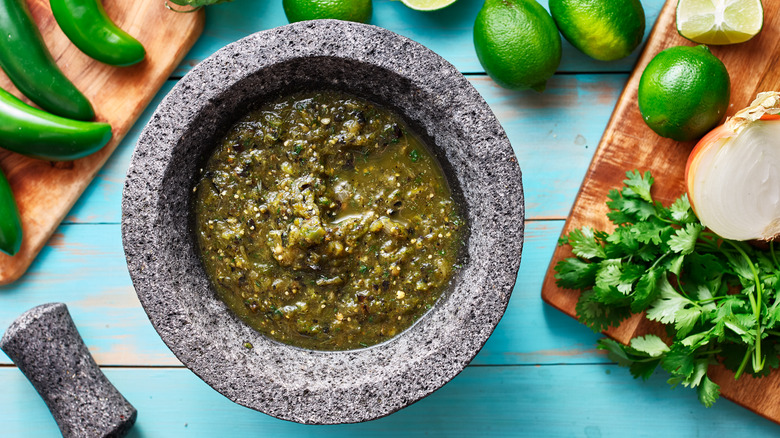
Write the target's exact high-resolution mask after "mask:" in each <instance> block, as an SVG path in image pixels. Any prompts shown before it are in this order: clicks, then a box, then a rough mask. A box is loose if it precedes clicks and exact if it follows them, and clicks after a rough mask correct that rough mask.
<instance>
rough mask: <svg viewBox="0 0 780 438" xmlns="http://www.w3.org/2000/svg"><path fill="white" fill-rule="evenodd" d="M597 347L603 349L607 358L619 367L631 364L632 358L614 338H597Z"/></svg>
mask: <svg viewBox="0 0 780 438" xmlns="http://www.w3.org/2000/svg"><path fill="white" fill-rule="evenodd" d="M597 345H598V349H599V350H605V351H606V352H607V357H608V358H609V360H611V361H613V362H615V363H617V364H618V365H620V366H621V367H627V366H631V364H633V363H634V359H632V358H630V357H629V356H628V352H627V351H626V347H625V346H624V345H623V344H621V343H620V342H617V341H615V340H612V339H609V338H602V339H599V340H598V344H597Z"/></svg>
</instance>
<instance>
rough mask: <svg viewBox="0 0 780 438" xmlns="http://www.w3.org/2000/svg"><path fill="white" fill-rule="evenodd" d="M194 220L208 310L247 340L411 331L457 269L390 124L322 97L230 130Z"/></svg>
mask: <svg viewBox="0 0 780 438" xmlns="http://www.w3.org/2000/svg"><path fill="white" fill-rule="evenodd" d="M194 219H195V229H196V234H197V241H198V246H199V250H200V256H201V260H202V261H203V265H204V267H205V270H206V272H207V274H208V275H209V277H210V278H211V281H212V283H213V285H214V288H215V290H216V292H217V294H218V296H219V297H220V299H222V300H223V301H224V302H225V303H226V304H227V305H228V307H230V308H231V309H232V310H233V311H234V312H235V313H236V314H237V315H238V316H239V317H240V318H241V319H242V320H244V321H245V322H246V323H247V324H249V325H250V326H251V327H253V328H255V329H256V330H258V331H259V332H261V333H263V334H265V335H267V336H269V337H271V338H273V339H276V340H278V341H280V342H284V343H287V344H291V345H295V346H298V347H302V348H307V349H316V350H349V349H356V348H361V347H367V346H370V345H374V344H377V343H380V342H383V341H386V340H388V339H390V338H392V337H393V336H395V335H397V334H398V333H400V332H401V331H403V330H404V329H406V328H408V327H409V326H411V325H412V324H413V323H414V321H415V320H417V319H418V318H419V317H420V316H421V315H423V314H424V313H425V312H426V311H427V310H428V309H430V308H431V306H433V304H434V303H435V302H436V301H437V300H438V299H439V297H440V296H441V295H442V292H443V291H444V290H445V289H446V287H447V285H448V283H449V281H450V279H451V278H452V276H453V272H454V271H455V270H457V269H458V264H457V263H458V260H459V256H460V253H461V250H462V247H463V230H464V229H465V224H464V223H463V219H462V217H461V213H460V212H459V209H458V206H457V204H456V203H455V202H454V200H453V197H452V193H451V191H450V189H449V186H448V184H447V181H446V179H445V177H444V174H443V172H442V170H441V168H440V166H439V165H438V163H437V162H436V160H435V158H434V157H433V156H432V155H431V154H430V153H429V151H428V150H427V149H426V147H425V146H424V145H423V144H422V143H421V141H420V140H419V139H418V138H417V137H416V136H415V135H414V134H412V133H411V132H410V130H409V128H408V127H407V125H406V124H405V123H404V122H403V121H402V120H401V119H400V117H398V116H397V115H396V114H394V113H393V112H391V111H389V110H387V109H385V108H382V107H379V106H377V105H375V104H373V103H371V102H368V101H366V100H363V99H359V98H355V97H352V96H350V95H346V94H342V93H336V92H316V93H301V94H295V95H292V96H288V97H285V98H282V99H279V100H277V101H274V102H272V103H269V104H266V105H264V106H262V107H260V108H259V109H257V110H255V111H252V112H250V113H249V114H247V115H246V116H244V117H243V118H242V119H240V120H239V121H238V122H237V123H236V124H235V125H234V126H233V127H232V128H231V129H230V130H229V132H228V133H227V135H226V136H225V137H224V139H223V140H222V143H221V144H220V145H218V146H217V148H216V150H215V151H214V153H213V155H212V156H211V157H210V158H209V159H208V161H207V163H206V165H205V166H204V168H203V169H202V170H201V175H200V179H199V181H198V183H197V185H196V186H195V188H194Z"/></svg>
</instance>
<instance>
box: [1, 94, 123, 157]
mask: <svg viewBox="0 0 780 438" xmlns="http://www.w3.org/2000/svg"><path fill="white" fill-rule="evenodd" d="M110 139H111V125H109V124H108V123H98V122H82V121H79V120H71V119H66V118H64V117H59V116H55V115H54V114H49V113H47V112H46V111H42V110H39V109H38V108H34V107H32V106H30V105H27V104H26V103H24V102H22V101H21V100H19V99H17V98H16V96H14V95H13V94H11V93H9V92H7V91H5V90H3V89H0V147H1V148H4V149H8V150H9V151H13V152H17V153H19V154H22V155H26V156H28V157H32V158H40V159H42V160H48V161H69V160H75V159H77V158H81V157H86V156H87V155H89V154H92V153H94V152H96V151H98V150H100V148H102V147H103V146H105V145H106V143H108V140H110Z"/></svg>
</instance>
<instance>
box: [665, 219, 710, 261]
mask: <svg viewBox="0 0 780 438" xmlns="http://www.w3.org/2000/svg"><path fill="white" fill-rule="evenodd" d="M701 230H702V226H701V224H686V225H685V228H680V229H679V230H677V231H675V233H674V236H672V237H671V238H670V239H669V248H671V250H672V251H674V252H679V253H682V254H690V253H692V252H693V250H694V248H696V241H697V240H698V239H699V234H700V233H701Z"/></svg>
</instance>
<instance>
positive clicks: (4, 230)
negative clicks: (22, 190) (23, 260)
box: [0, 171, 22, 255]
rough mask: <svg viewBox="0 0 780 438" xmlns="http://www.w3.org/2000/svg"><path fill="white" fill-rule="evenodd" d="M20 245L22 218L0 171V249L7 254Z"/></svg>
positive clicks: (15, 250) (15, 251) (12, 252)
mask: <svg viewBox="0 0 780 438" xmlns="http://www.w3.org/2000/svg"><path fill="white" fill-rule="evenodd" d="M21 246H22V220H21V219H20V218H19V209H18V208H17V207H16V200H14V194H13V192H12V191H11V186H10V185H9V184H8V180H7V179H6V178H5V175H3V172H2V171H0V251H3V252H4V253H6V254H8V255H14V254H16V253H17V252H19V248H20V247H21Z"/></svg>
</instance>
